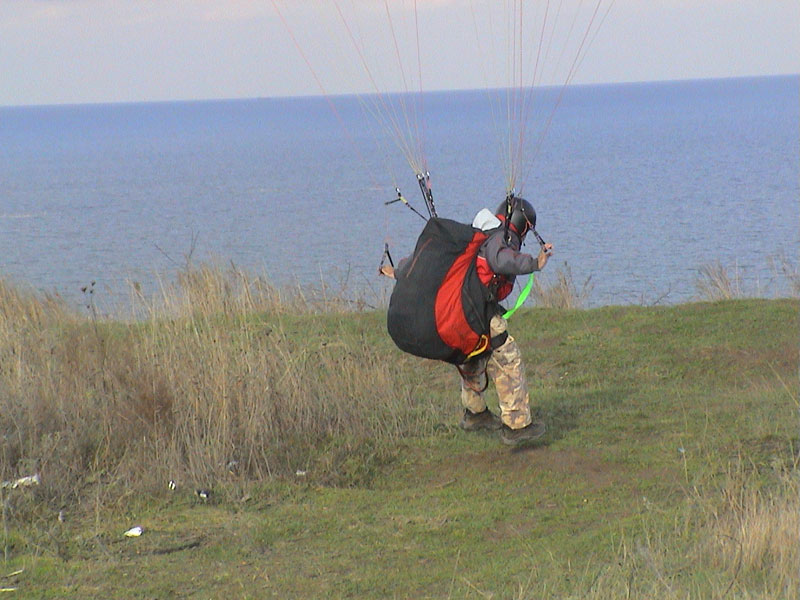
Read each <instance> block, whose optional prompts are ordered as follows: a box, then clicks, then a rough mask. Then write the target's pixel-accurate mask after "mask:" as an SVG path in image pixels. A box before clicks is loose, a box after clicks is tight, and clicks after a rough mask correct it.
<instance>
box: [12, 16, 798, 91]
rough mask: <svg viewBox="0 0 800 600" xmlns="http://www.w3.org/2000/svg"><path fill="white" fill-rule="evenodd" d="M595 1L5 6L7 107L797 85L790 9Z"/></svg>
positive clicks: (794, 27)
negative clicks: (704, 81) (507, 89)
mask: <svg viewBox="0 0 800 600" xmlns="http://www.w3.org/2000/svg"><path fill="white" fill-rule="evenodd" d="M596 1H597V0H585V1H584V2H582V3H580V5H582V6H583V7H584V12H583V13H582V14H580V15H579V17H577V18H576V17H575V16H572V17H570V16H569V15H570V14H571V13H569V9H570V7H573V8H574V7H576V6H578V5H579V2H578V0H550V1H549V2H548V1H546V0H526V1H524V2H522V0H416V7H417V10H416V13H415V12H414V10H413V6H414V4H415V2H414V0H275V1H274V2H273V1H272V0H259V1H245V0H0V82H1V83H0V105H34V104H62V103H96V102H138V101H163V100H194V99H217V98H253V97H272V96H292V95H309V94H319V93H328V94H339V93H353V92H359V93H360V92H369V91H374V89H378V90H380V91H389V90H402V89H408V88H411V89H416V88H419V87H422V88H423V89H425V90H434V89H470V88H480V87H491V86H496V85H504V84H509V83H512V82H514V81H516V79H515V78H516V74H517V72H519V74H520V75H521V79H522V80H523V81H528V78H529V77H531V76H530V73H533V76H532V79H531V82H537V83H541V84H548V83H555V84H561V83H564V81H565V80H566V78H567V77H568V78H569V80H570V81H571V82H573V83H612V82H628V81H660V80H674V79H697V78H717V77H739V76H754V75H756V76H757V75H776V74H790V73H798V72H800V34H799V33H800V1H798V0H614V1H613V2H611V0H604V1H603V2H602V10H601V11H600V13H598V15H599V16H597V17H596V18H595V19H594V20H592V19H591V16H592V14H593V12H592V10H591V7H593V6H595V4H596ZM520 2H522V4H521V5H520V4H519V3H520ZM609 5H610V6H611V8H610V11H609V12H608V13H607V14H606V13H605V9H606V7H608V6H609ZM518 6H522V9H523V11H524V17H523V18H522V19H521V20H520V21H514V20H513V18H512V17H509V15H510V14H515V15H516V14H519V13H518V12H513V11H511V10H510V9H509V7H518ZM276 7H277V8H276ZM585 7H590V10H589V12H586V11H585ZM338 11H341V14H339V13H338ZM559 11H560V12H559ZM574 14H575V15H578V12H575V13H574ZM543 15H544V16H545V17H546V18H543ZM556 15H560V20H559V19H558V18H556ZM573 22H574V23H577V25H576V26H574V27H572V26H571V25H570V27H569V28H568V27H567V26H566V24H567V23H569V24H572V23H573ZM541 23H548V24H550V23H559V24H560V25H561V28H557V27H556V25H553V26H552V29H548V28H547V27H544V26H541V25H540V24H541ZM587 23H592V24H593V26H594V27H595V28H596V27H597V26H598V25H601V27H600V28H599V30H597V33H595V31H596V29H591V30H590V35H589V36H588V38H587V41H588V42H589V44H588V46H587V45H586V44H585V43H584V44H582V43H581V40H582V39H583V35H582V33H581V32H583V31H585V28H586V26H587ZM567 30H569V32H570V34H569V35H567V33H566V31H567ZM511 31H513V34H512V33H510V32H511ZM417 32H419V46H418V47H419V58H418V57H417V52H416V48H417ZM517 32H519V34H518V33H517ZM575 32H578V33H577V34H575ZM540 33H541V35H537V34H540ZM540 40H541V41H542V43H540ZM562 42H563V44H562ZM520 46H522V47H523V48H524V50H525V51H524V52H522V51H519V52H518V50H519V48H520ZM512 48H513V50H512ZM532 49H536V50H537V51H538V52H532ZM397 56H400V57H401V58H400V59H399V60H397V59H396V57H397ZM516 56H519V57H520V59H519V65H525V66H524V68H523V67H522V66H520V68H519V69H517V67H516V66H515V65H513V64H512V63H513V62H514V59H513V58H511V57H516ZM537 56H538V58H539V59H540V60H538V61H537V60H536V57H537ZM487 57H488V58H487ZM545 57H546V58H547V60H544V58H545ZM564 57H566V58H564ZM578 58H580V60H577V59H578ZM547 62H549V63H550V65H551V66H553V65H555V66H553V68H552V72H550V71H548V70H546V69H545V68H542V69H541V70H539V64H545V63H547ZM531 64H536V65H537V66H536V67H535V68H533V67H531V66H530V65H531ZM573 64H576V66H578V69H577V71H576V72H574V73H572V74H569V73H571V71H570V70H569V67H570V66H571V65H573ZM365 65H366V68H365ZM403 65H405V66H403ZM395 67H396V68H395ZM559 68H561V69H562V70H561V72H560V73H559V72H557V71H558V69H559ZM512 72H513V73H514V75H511V74H510V73H512ZM564 73H567V74H568V75H566V76H565V75H564ZM537 78H538V79H537ZM373 88H374V89H373Z"/></svg>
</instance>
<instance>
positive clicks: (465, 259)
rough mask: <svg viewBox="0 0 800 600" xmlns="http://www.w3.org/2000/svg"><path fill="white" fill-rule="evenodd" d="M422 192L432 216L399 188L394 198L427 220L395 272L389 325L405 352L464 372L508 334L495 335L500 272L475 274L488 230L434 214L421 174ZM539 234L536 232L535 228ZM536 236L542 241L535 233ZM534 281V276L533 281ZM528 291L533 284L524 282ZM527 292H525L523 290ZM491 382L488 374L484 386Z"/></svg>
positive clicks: (386, 256) (509, 204) (510, 207)
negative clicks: (483, 275)
mask: <svg viewBox="0 0 800 600" xmlns="http://www.w3.org/2000/svg"><path fill="white" fill-rule="evenodd" d="M418 181H420V189H421V190H422V191H423V196H424V197H425V201H426V206H427V207H428V211H429V215H430V216H429V218H427V219H425V217H424V216H423V215H421V213H418V212H417V211H416V210H414V209H413V207H411V206H410V205H409V204H408V202H407V201H406V200H405V199H404V198H403V196H402V194H401V193H400V191H399V190H397V192H398V197H397V199H395V200H392V201H390V202H387V204H391V203H394V202H398V201H400V202H403V203H404V204H406V206H408V207H409V208H411V210H414V212H415V213H417V214H419V215H420V216H422V217H423V219H425V220H426V221H427V223H426V225H425V227H424V229H423V230H422V233H421V234H420V236H419V238H418V239H417V243H416V247H415V249H414V253H413V254H412V256H411V257H410V258H409V259H408V260H409V263H408V265H407V266H406V267H404V268H403V270H402V273H396V279H397V282H396V284H395V287H394V290H393V291H392V295H391V298H390V301H389V310H388V312H387V329H388V331H389V335H390V336H391V337H392V340H394V342H395V344H396V345H397V346H398V347H399V348H400V349H401V350H404V351H405V352H408V353H410V354H413V355H415V356H420V357H422V358H430V359H435V360H442V361H445V362H449V363H451V364H454V365H456V367H457V368H458V369H459V372H460V373H461V374H462V378H463V377H464V373H463V371H462V370H461V367H460V365H462V364H464V363H466V362H468V361H469V360H471V359H473V358H476V357H479V356H481V355H483V354H484V353H486V352H490V351H491V350H493V349H496V348H498V347H500V346H502V345H503V344H504V343H505V342H506V340H507V338H508V333H506V332H503V333H502V334H500V335H498V336H495V337H494V338H492V337H491V336H490V326H489V324H490V321H491V318H492V317H493V316H494V315H495V314H497V307H498V306H499V304H498V299H497V287H498V284H499V278H498V276H495V277H494V278H493V279H492V281H491V282H490V283H489V284H488V285H486V284H484V283H483V282H482V281H481V280H480V278H479V277H478V274H477V267H476V262H477V256H478V251H479V250H480V248H481V246H482V245H483V243H484V242H485V241H486V239H488V237H489V235H488V234H487V233H486V232H485V231H482V230H480V229H476V228H475V227H473V226H472V225H466V224H464V223H459V222H456V221H452V220H450V219H443V218H440V217H438V216H437V215H436V212H435V207H434V206H433V201H432V192H431V191H430V185H429V182H428V181H427V179H425V180H424V181H423V178H421V177H420V176H418ZM506 205H507V206H506V211H507V212H506V219H505V232H504V235H505V236H506V240H508V239H509V238H510V232H509V224H510V218H509V217H510V215H511V214H512V213H513V211H514V207H515V197H514V195H513V193H509V194H508V195H507V198H506ZM534 233H535V231H534ZM535 235H536V239H537V240H538V241H539V243H540V244H542V245H544V241H543V240H542V239H541V237H540V236H539V235H538V233H535ZM386 259H388V260H389V262H390V264H392V266H394V264H393V262H392V259H391V255H390V254H389V248H388V244H386V245H385V246H384V257H383V260H382V262H381V264H382V265H383V262H384V261H385V260H386ZM531 283H532V280H531V281H530V282H529V284H531ZM526 287H527V288H528V292H529V291H530V285H528V286H526ZM525 296H527V294H525ZM524 300H525V297H522V298H521V300H518V302H517V305H516V306H515V307H514V308H513V309H512V310H511V311H507V312H505V313H504V314H503V316H504V317H505V316H507V315H508V316H510V314H509V313H513V311H514V310H516V309H517V308H519V306H521V304H522V302H523V301H524ZM487 385H488V377H487V381H486V385H484V387H483V388H482V389H481V390H475V391H476V392H482V391H483V390H484V389H486V386H487Z"/></svg>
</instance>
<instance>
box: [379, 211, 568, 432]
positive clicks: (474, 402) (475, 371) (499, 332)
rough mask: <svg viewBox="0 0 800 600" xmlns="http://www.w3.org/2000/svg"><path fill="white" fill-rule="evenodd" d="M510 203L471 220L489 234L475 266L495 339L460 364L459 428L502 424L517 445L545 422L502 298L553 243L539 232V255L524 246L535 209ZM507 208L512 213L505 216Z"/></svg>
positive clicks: (390, 273) (539, 265)
mask: <svg viewBox="0 0 800 600" xmlns="http://www.w3.org/2000/svg"><path fill="white" fill-rule="evenodd" d="M511 206H512V207H513V209H512V210H511V211H509V210H508V209H509V208H510V207H509V203H508V201H504V202H503V203H502V204H501V205H500V206H499V207H498V208H497V210H496V211H495V214H492V213H491V212H490V211H488V210H486V209H484V210H482V211H481V212H479V213H478V215H477V216H476V217H475V220H474V222H473V224H472V226H473V227H474V228H476V229H479V230H482V231H483V232H485V233H486V234H487V236H488V237H487V238H486V240H485V241H484V242H483V243H482V244H481V245H480V248H479V249H478V252H477V258H476V263H475V267H476V271H477V276H478V278H479V279H480V281H481V283H483V284H484V285H485V286H486V287H487V288H489V289H490V290H492V294H491V295H490V300H489V303H490V306H488V309H489V311H490V314H491V319H490V322H489V328H490V336H491V340H492V344H491V350H490V351H486V352H482V353H480V354H478V355H477V356H476V357H474V358H471V359H468V360H466V361H465V362H464V363H463V364H461V365H457V366H458V369H459V372H460V373H461V401H462V403H463V405H464V416H463V418H462V419H461V422H460V426H461V428H462V429H464V430H466V431H478V430H491V431H495V430H500V437H501V439H502V441H503V442H504V443H505V444H509V445H515V444H518V443H520V442H523V441H527V440H533V439H536V438H538V437H541V436H542V435H543V434H544V432H545V425H544V423H542V422H539V421H533V420H532V418H531V410H530V399H529V394H528V386H527V383H526V381H525V370H524V367H523V364H522V355H521V353H520V350H519V347H518V346H517V343H516V341H515V340H514V338H513V337H512V336H510V335H508V332H507V330H506V329H507V322H506V319H505V318H504V317H503V316H502V315H503V312H504V309H503V308H502V307H501V306H500V304H499V302H500V301H501V300H503V299H504V298H506V297H507V296H508V295H509V294H510V293H511V291H512V289H513V287H514V280H515V277H516V276H517V275H524V274H528V273H532V272H534V271H540V270H542V269H543V268H544V266H545V265H546V264H547V261H548V259H549V258H550V256H551V255H552V252H553V246H552V244H545V243H544V242H543V241H541V238H538V235H537V239H539V241H540V244H541V250H540V252H539V254H538V256H532V255H530V254H526V253H524V252H521V251H520V248H521V246H522V243H523V241H524V240H525V236H526V235H527V234H528V233H530V232H532V231H533V232H534V234H535V231H534V230H535V226H536V212H535V211H534V209H533V206H532V205H531V204H530V202H528V201H527V200H524V199H523V198H514V202H513V205H511ZM509 212H510V217H508V216H507V215H508V213H509ZM535 235H536V234H535ZM410 262H411V261H409V259H408V258H406V259H403V260H401V261H400V262H399V264H398V265H397V269H396V270H395V269H394V268H393V267H391V266H389V265H383V266H381V268H380V272H381V274H383V275H386V276H387V277H392V278H402V277H403V276H404V271H405V270H407V269H408V268H409V264H410ZM489 377H490V378H491V379H492V380H493V381H494V384H495V388H496V389H497V395H498V399H499V404H500V411H501V412H500V415H499V416H498V415H495V414H493V413H492V412H491V411H490V410H489V408H488V407H487V405H486V400H485V398H484V391H485V389H486V384H485V383H484V381H485V382H486V383H487V384H488V378H489Z"/></svg>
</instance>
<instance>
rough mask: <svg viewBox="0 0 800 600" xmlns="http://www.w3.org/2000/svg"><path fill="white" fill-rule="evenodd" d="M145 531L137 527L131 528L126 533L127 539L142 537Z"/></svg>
mask: <svg viewBox="0 0 800 600" xmlns="http://www.w3.org/2000/svg"><path fill="white" fill-rule="evenodd" d="M143 531H144V529H142V528H141V527H139V526H138V525H137V526H136V527H131V528H130V529H128V531H126V532H125V537H139V536H140V535H142V532H143Z"/></svg>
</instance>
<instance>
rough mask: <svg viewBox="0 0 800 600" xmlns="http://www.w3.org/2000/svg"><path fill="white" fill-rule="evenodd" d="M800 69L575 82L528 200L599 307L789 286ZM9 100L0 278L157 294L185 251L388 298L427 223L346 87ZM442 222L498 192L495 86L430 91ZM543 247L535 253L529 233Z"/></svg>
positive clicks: (799, 218) (796, 210)
mask: <svg viewBox="0 0 800 600" xmlns="http://www.w3.org/2000/svg"><path fill="white" fill-rule="evenodd" d="M799 99H800V78H798V77H796V76H792V77H769V78H756V79H735V80H713V81H692V82H674V83H647V84H621V85H603V86H586V87H582V86H575V87H571V88H569V89H568V90H567V92H566V94H565V96H564V98H563V101H562V102H561V104H560V105H559V107H558V110H557V111H556V113H555V118H554V119H553V122H552V124H551V126H550V127H549V130H548V134H547V136H546V137H545V138H544V141H543V143H542V145H541V151H540V152H539V153H538V154H537V155H536V160H535V161H534V162H533V164H532V169H531V176H530V177H529V178H528V179H527V180H526V182H525V187H524V189H523V192H524V195H525V196H526V197H527V198H528V199H530V200H531V201H532V202H533V203H534V205H535V206H536V207H537V211H538V214H539V223H538V230H539V232H540V233H541V234H542V235H543V236H544V237H545V239H546V240H547V241H550V242H552V243H553V244H554V245H555V247H556V254H555V256H554V258H553V260H552V261H551V264H550V265H548V267H547V271H549V272H551V275H552V273H553V272H555V271H556V270H558V269H559V268H563V266H564V263H567V264H568V265H569V267H570V269H571V272H572V276H573V278H574V280H575V282H576V283H577V284H578V286H579V287H580V286H581V285H582V284H583V282H585V281H586V280H587V279H589V278H591V295H590V299H589V303H590V305H606V304H630V303H645V304H647V303H652V302H656V301H660V302H666V303H675V302H681V301H686V300H691V299H692V298H693V297H694V296H695V295H696V286H695V280H696V277H697V272H698V269H699V268H700V267H701V266H702V265H704V264H708V263H711V262H714V261H720V262H721V263H722V264H723V265H726V266H729V267H736V268H738V269H739V271H740V273H741V275H742V277H743V285H744V286H745V287H746V288H747V289H749V290H750V291H753V292H758V291H760V292H761V293H762V294H763V295H782V294H785V293H786V292H787V286H786V282H785V281H783V280H782V277H781V276H780V275H778V274H777V273H776V268H775V265H776V262H779V260H780V258H781V257H787V258H788V259H789V260H790V261H791V262H792V264H793V265H795V266H797V259H798V248H800V234H799V231H800V229H799V228H798V225H800V203H799V202H798V199H800V138H799V137H798V131H800V102H798V100H799ZM333 102H334V105H335V106H336V111H333V110H331V107H330V105H329V102H328V100H326V99H324V98H302V99H297V98H294V99H258V100H234V101H214V102H186V103H183V102H176V103H152V104H123V105H86V106H53V107H9V108H0V275H2V276H4V277H6V278H11V279H12V280H14V281H17V282H21V283H26V284H30V285H32V286H34V287H35V288H38V289H42V290H45V291H48V292H58V293H60V294H61V295H62V296H64V297H65V298H67V299H69V300H70V301H71V302H75V303H76V304H77V303H79V302H80V297H81V294H80V288H81V287H82V286H84V285H86V284H88V283H89V282H90V281H96V282H97V289H98V295H99V296H100V295H102V296H103V297H105V298H107V299H109V300H110V301H111V303H113V301H114V300H115V299H124V298H125V297H126V293H125V290H126V284H125V282H126V281H138V282H140V283H141V284H142V286H143V287H144V288H145V289H146V290H154V289H156V286H157V281H158V277H159V276H162V275H163V276H166V277H167V278H169V277H170V276H172V275H174V273H175V270H176V268H177V266H178V265H180V264H183V263H184V262H185V260H186V257H187V255H188V254H189V253H190V252H191V254H192V259H193V260H205V259H209V258H215V259H218V260H220V261H225V262H228V261H232V262H234V263H235V264H236V265H238V266H240V267H243V268H246V269H249V270H252V271H253V272H255V273H257V274H262V273H263V274H266V275H267V276H268V277H269V278H270V279H272V280H273V281H275V282H276V283H289V282H294V281H298V282H300V283H303V284H312V285H316V284H318V283H319V282H320V281H325V282H326V283H328V284H329V285H334V286H336V285H340V284H343V285H346V286H347V287H348V288H350V289H359V290H366V292H364V293H366V294H367V295H368V296H370V295H372V296H375V297H379V296H381V295H382V293H383V292H384V291H385V290H386V289H388V286H389V285H390V284H389V283H388V282H386V281H383V280H380V279H378V278H377V277H376V276H375V275H374V273H375V271H376V269H377V265H378V262H379V261H380V258H381V253H382V250H383V244H384V241H387V240H388V241H389V242H390V244H391V249H392V254H393V255H394V256H395V257H396V258H398V257H400V256H402V255H404V254H406V253H407V252H409V251H410V250H411V249H412V248H413V244H414V240H415V237H416V235H417V233H418V232H419V229H420V226H421V225H422V221H421V220H420V219H419V218H418V217H416V216H415V215H414V214H412V213H411V211H409V210H406V209H405V208H403V207H402V206H401V205H399V204H395V205H392V206H389V207H384V201H386V200H390V199H392V198H393V197H394V196H395V192H394V187H395V185H400V186H401V187H402V188H403V190H404V193H405V195H406V196H407V197H408V199H409V200H410V201H411V202H412V203H415V204H416V206H417V208H419V209H422V208H423V205H422V204H421V202H419V194H418V191H417V188H416V180H415V178H414V175H413V173H412V172H411V170H410V169H409V168H408V166H407V165H406V164H405V162H404V159H403V157H402V155H401V154H400V153H399V152H397V151H395V149H394V148H393V147H392V146H391V144H390V143H388V142H385V141H384V140H382V139H381V138H380V137H379V136H378V135H377V134H376V130H375V128H374V127H373V126H372V125H371V124H370V122H369V120H368V119H367V118H366V117H365V116H364V114H363V112H362V111H361V109H360V105H359V103H358V101H357V100H356V99H355V98H348V97H342V98H336V99H334V100H333ZM423 105H424V114H425V122H426V127H425V136H424V139H425V151H426V157H427V161H428V162H427V164H428V168H429V169H430V171H431V174H432V176H433V182H434V191H435V197H436V204H437V207H438V209H439V214H440V216H446V217H451V218H455V219H459V220H463V221H469V220H471V218H472V216H473V215H474V213H476V212H477V211H478V210H479V209H480V208H482V207H484V206H486V207H490V208H494V207H495V206H496V205H497V204H498V203H499V202H500V201H501V200H502V199H503V194H504V173H503V169H502V164H501V162H500V160H499V143H498V137H497V127H496V126H495V123H496V121H495V120H493V118H492V112H491V110H489V108H488V104H487V102H486V94H485V93H484V92H478V91H472V92H452V93H431V94H426V95H425V97H424V104H423ZM530 249H531V251H535V248H533V247H530Z"/></svg>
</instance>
